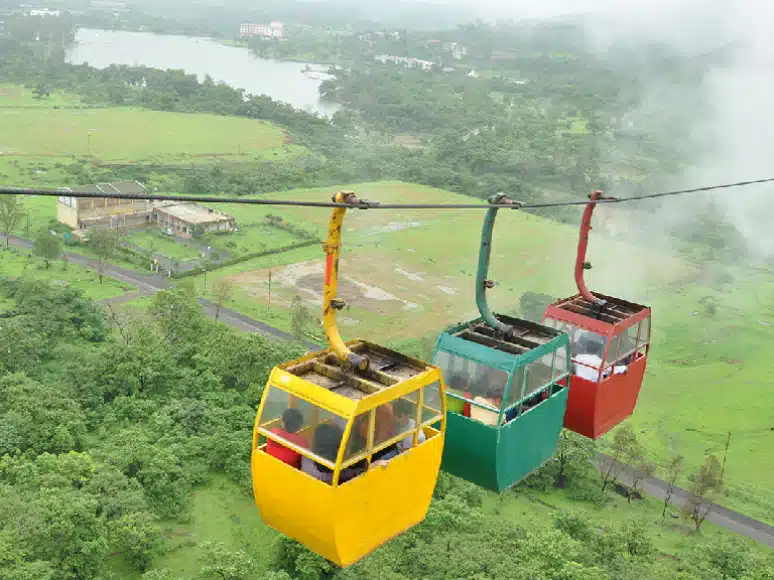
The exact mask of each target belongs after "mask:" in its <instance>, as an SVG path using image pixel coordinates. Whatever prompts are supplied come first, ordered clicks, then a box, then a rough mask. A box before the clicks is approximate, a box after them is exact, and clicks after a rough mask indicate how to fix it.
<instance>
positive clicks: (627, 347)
mask: <svg viewBox="0 0 774 580" xmlns="http://www.w3.org/2000/svg"><path fill="white" fill-rule="evenodd" d="M639 330H640V325H639V324H635V325H634V326H630V327H629V328H627V329H626V330H625V331H624V332H623V333H621V334H620V335H619V336H620V337H621V348H620V349H619V350H618V361H617V362H618V363H619V364H622V365H628V364H630V363H631V362H632V360H633V359H634V351H635V350H637V333H638V332H639Z"/></svg>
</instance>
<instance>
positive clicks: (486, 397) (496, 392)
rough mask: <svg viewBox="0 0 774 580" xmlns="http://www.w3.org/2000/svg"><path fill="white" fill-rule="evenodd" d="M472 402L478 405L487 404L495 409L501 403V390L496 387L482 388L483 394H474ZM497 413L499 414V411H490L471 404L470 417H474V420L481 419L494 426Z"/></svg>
mask: <svg viewBox="0 0 774 580" xmlns="http://www.w3.org/2000/svg"><path fill="white" fill-rule="evenodd" d="M479 392H480V391H479ZM474 394H475V392H474ZM473 402H474V403H478V404H480V405H488V406H490V407H494V408H495V409H499V408H500V406H501V405H502V403H503V393H502V390H501V389H498V388H497V387H489V388H488V389H486V390H484V393H483V395H478V396H476V397H475V398H474V399H473ZM499 414H500V413H499V411H497V412H495V411H490V410H489V409H483V408H481V407H476V406H474V405H472V406H471V409H470V418H471V419H475V420H476V421H481V422H482V423H484V424H486V425H495V426H496V425H497V418H498V416H499Z"/></svg>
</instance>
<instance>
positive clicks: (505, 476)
mask: <svg viewBox="0 0 774 580" xmlns="http://www.w3.org/2000/svg"><path fill="white" fill-rule="evenodd" d="M498 319H499V320H500V321H501V323H503V324H505V325H507V326H508V327H511V326H512V324H513V323H514V322H518V323H519V324H520V325H530V326H531V325H532V323H528V322H526V321H522V320H517V319H511V318H509V317H506V316H498ZM484 320H485V319H484V318H483V317H482V318H478V319H476V320H473V321H470V322H467V323H464V324H460V325H458V326H456V327H454V328H451V329H449V330H448V331H447V332H444V333H441V335H440V336H439V337H438V341H437V342H436V347H435V352H434V353H433V362H434V364H437V359H438V355H439V353H442V352H443V353H448V354H450V355H452V356H454V357H457V358H460V359H466V360H468V361H471V362H474V363H477V364H480V365H485V366H487V367H489V368H493V369H497V370H500V371H505V372H507V373H508V375H509V379H508V383H507V385H506V387H505V393H504V396H503V403H502V406H501V408H500V418H502V416H503V414H504V413H505V412H506V411H508V409H510V408H513V407H514V406H515V405H518V414H517V417H516V418H515V419H513V420H512V421H509V422H508V423H506V424H505V425H500V426H499V427H496V426H492V425H486V424H484V423H481V422H479V421H476V420H474V419H470V418H468V417H464V416H463V415H461V414H459V413H455V412H452V411H449V412H447V428H446V442H445V445H444V453H443V463H442V465H441V468H442V469H443V470H444V471H446V472H447V473H451V474H452V475H456V476H458V477H461V478H463V479H465V480H467V481H470V482H472V483H475V484H476V485H479V486H481V487H484V488H486V489H490V490H493V491H497V492H501V491H503V490H505V489H508V488H509V487H511V486H513V485H515V484H516V483H518V482H519V481H521V480H522V479H524V478H525V477H526V476H527V475H529V474H530V473H532V472H533V471H535V470H536V469H538V468H539V467H540V466H541V465H543V464H544V463H545V462H546V461H548V460H549V459H550V458H551V457H552V455H553V454H554V452H555V450H556V446H557V443H558V441H559V435H560V433H561V430H562V423H563V421H564V413H565V410H566V408H567V395H568V389H567V388H566V387H564V386H563V385H561V384H559V383H561V382H565V383H566V382H567V379H568V377H569V375H570V365H571V360H570V342H569V337H568V336H567V334H565V333H559V332H558V331H555V330H552V329H548V328H547V327H543V326H542V325H536V326H540V328H541V330H543V331H548V332H550V333H551V334H555V335H556V336H555V337H554V338H552V339H551V340H550V341H548V342H546V343H545V344H543V345H541V346H539V347H536V348H533V349H531V350H529V351H527V352H525V353H524V354H521V355H514V354H511V353H507V352H503V351H499V350H496V349H494V348H490V347H488V346H484V345H481V344H478V343H475V342H471V341H468V340H465V339H463V338H460V337H457V336H454V334H456V333H459V332H462V331H464V330H465V329H467V328H468V327H471V326H474V325H476V324H479V323H481V322H483V321H484ZM509 323H510V324H509ZM561 351H563V352H564V361H565V366H564V368H563V369H562V372H560V373H556V374H554V373H553V371H552V375H551V376H552V380H551V381H549V382H548V383H547V384H546V387H545V390H549V392H550V393H551V394H550V396H549V397H548V398H547V399H546V400H544V401H541V402H540V403H539V404H538V405H536V406H535V407H532V408H531V409H529V410H527V411H526V412H524V411H523V410H522V404H523V403H524V401H525V400H526V399H528V398H530V397H531V396H533V395H529V396H527V395H525V393H524V382H525V381H526V373H525V372H524V369H527V368H528V365H529V364H530V363H532V362H534V361H537V360H539V359H541V358H542V357H543V356H544V355H546V354H549V353H552V352H561ZM557 360H558V357H557V356H554V357H553V364H556V361H557ZM514 377H520V378H521V377H523V378H522V380H521V381H514V380H513V378H514ZM514 382H515V383H520V384H512V383H514ZM513 388H518V389H521V392H520V396H519V397H518V398H517V400H516V401H515V402H512V404H511V405H508V401H509V393H510V391H511V389H513ZM541 390H543V389H541ZM447 397H451V398H455V399H457V400H460V398H459V397H457V396H456V395H455V394H454V393H449V392H447ZM469 402H470V404H471V405H474V406H478V405H477V404H476V403H474V402H472V401H469ZM513 403H515V405H514V404H513Z"/></svg>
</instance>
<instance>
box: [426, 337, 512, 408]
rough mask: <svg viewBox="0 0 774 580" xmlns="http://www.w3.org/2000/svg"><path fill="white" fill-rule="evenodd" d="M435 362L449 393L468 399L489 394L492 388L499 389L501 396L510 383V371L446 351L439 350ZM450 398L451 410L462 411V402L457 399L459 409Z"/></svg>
mask: <svg viewBox="0 0 774 580" xmlns="http://www.w3.org/2000/svg"><path fill="white" fill-rule="evenodd" d="M435 364H436V365H438V366H439V367H440V368H441V372H443V376H444V378H445V379H446V391H447V393H451V394H453V395H457V396H458V397H460V398H462V399H465V400H466V401H472V400H473V399H474V398H475V397H484V396H487V393H488V391H489V390H490V389H492V390H494V391H498V392H499V396H500V397H501V398H502V396H503V394H504V393H505V385H507V384H508V373H506V372H505V371H501V370H498V369H493V368H490V367H488V366H486V365H485V364H480V363H476V362H473V361H472V360H470V359H467V358H465V357H462V356H457V355H454V354H451V353H449V352H445V351H438V353H437V354H436V357H435ZM449 399H453V397H449V398H447V405H448V406H449V410H450V411H453V412H455V413H462V409H461V404H460V403H461V402H460V401H457V404H458V405H459V407H460V408H459V409H458V408H457V405H455V402H454V401H449ZM438 408H439V409H440V406H439V407H438Z"/></svg>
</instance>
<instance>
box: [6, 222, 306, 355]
mask: <svg viewBox="0 0 774 580" xmlns="http://www.w3.org/2000/svg"><path fill="white" fill-rule="evenodd" d="M10 240H11V245H12V246H15V247H17V248H24V249H26V250H30V251H32V246H33V242H32V240H27V239H25V238H20V237H18V236H11V238H10ZM64 255H65V257H66V258H67V260H68V262H70V263H71V264H78V265H79V266H83V267H85V268H91V269H96V268H97V263H96V260H92V259H91V258H88V257H86V256H83V255H81V254H73V253H72V252H65V253H64ZM103 274H104V275H105V276H106V277H108V278H112V279H114V280H118V281H119V282H125V283H126V284H131V285H133V286H136V287H137V291H136V292H129V293H128V294H124V295H122V296H117V297H115V298H109V299H107V300H102V301H101V303H103V304H120V303H122V302H128V301H129V300H133V299H134V298H138V297H140V296H150V295H152V294H155V293H156V292H158V291H159V290H166V289H168V288H169V287H170V285H171V284H170V280H169V278H167V277H165V276H160V275H158V274H142V273H140V272H135V271H134V270H128V269H126V268H121V267H119V266H114V265H111V264H107V265H105V268H104V271H103ZM199 302H200V303H201V304H202V306H203V307H204V312H205V313H206V314H207V315H208V316H211V317H212V318H214V317H215V309H216V307H215V304H213V303H212V302H210V301H209V300H205V299H199ZM218 319H219V320H220V321H221V322H223V323H224V324H226V325H228V326H231V327H233V328H236V329H237V330H241V331H243V332H258V333H260V334H263V335H265V336H271V337H273V338H277V339H279V340H295V338H294V337H293V336H292V335H291V334H289V333H287V332H284V331H282V330H279V329H278V328H274V327H273V326H269V325H268V324H264V323H263V322H260V321H258V320H253V319H252V318H249V317H247V316H244V315H243V314H239V313H238V312H235V311H234V310H231V309H230V308H221V309H220V316H219V317H218ZM305 346H306V347H307V348H311V349H318V348H319V346H318V345H316V344H314V343H305Z"/></svg>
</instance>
